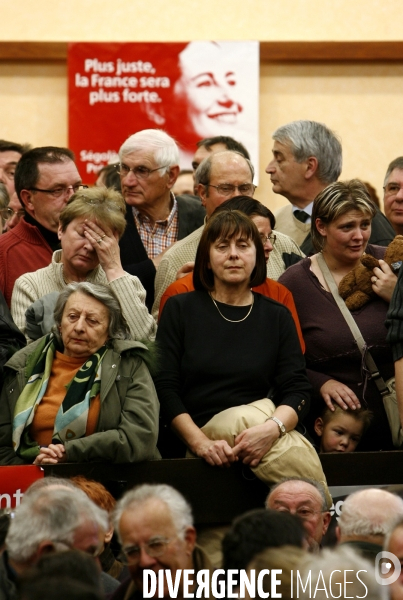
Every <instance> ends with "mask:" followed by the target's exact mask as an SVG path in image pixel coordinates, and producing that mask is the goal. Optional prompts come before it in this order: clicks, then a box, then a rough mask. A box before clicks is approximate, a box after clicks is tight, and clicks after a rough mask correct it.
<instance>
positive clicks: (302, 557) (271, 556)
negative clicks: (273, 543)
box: [248, 546, 309, 599]
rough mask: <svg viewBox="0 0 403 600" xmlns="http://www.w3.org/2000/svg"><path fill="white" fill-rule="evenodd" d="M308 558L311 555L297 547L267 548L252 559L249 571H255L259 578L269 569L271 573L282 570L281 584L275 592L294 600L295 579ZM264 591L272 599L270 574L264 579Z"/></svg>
mask: <svg viewBox="0 0 403 600" xmlns="http://www.w3.org/2000/svg"><path fill="white" fill-rule="evenodd" d="M308 557H309V555H308V553H307V552H306V550H302V549H301V548H298V547H297V546H282V547H281V548H267V549H266V550H263V552H260V554H258V555H257V556H255V557H254V558H253V559H252V561H251V562H250V563H249V565H248V571H250V570H251V569H254V570H255V577H256V578H257V577H258V575H259V573H260V572H261V571H263V570H266V569H268V570H269V571H270V572H271V571H272V569H279V570H281V575H280V576H279V580H280V582H281V583H280V584H279V585H278V586H277V585H276V589H275V591H276V592H277V593H279V594H281V597H282V598H285V599H288V598H293V597H295V596H293V591H294V585H295V584H294V578H296V576H297V575H296V573H297V571H300V570H301V569H302V568H303V565H304V563H305V562H306V561H307V560H308ZM263 591H264V592H266V593H268V594H269V596H268V597H272V592H273V590H272V589H271V577H270V575H269V574H267V575H266V576H265V577H264V578H263Z"/></svg>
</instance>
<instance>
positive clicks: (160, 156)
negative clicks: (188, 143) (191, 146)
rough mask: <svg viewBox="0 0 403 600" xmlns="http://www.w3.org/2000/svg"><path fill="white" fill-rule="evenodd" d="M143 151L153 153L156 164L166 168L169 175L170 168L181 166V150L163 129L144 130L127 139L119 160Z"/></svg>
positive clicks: (121, 149)
mask: <svg viewBox="0 0 403 600" xmlns="http://www.w3.org/2000/svg"><path fill="white" fill-rule="evenodd" d="M138 150H141V151H143V152H147V151H149V150H151V151H152V153H153V156H154V160H155V162H156V163H157V164H158V165H160V167H161V169H162V167H166V168H165V171H164V173H168V172H169V169H170V167H173V166H176V165H179V160H180V159H179V148H178V145H177V143H176V142H175V140H174V139H173V138H172V137H171V136H170V135H168V134H167V133H165V131H162V129H143V130H142V131H138V132H137V133H134V134H133V135H131V136H130V137H128V138H127V140H126V141H125V142H123V144H122V145H121V147H120V150H119V158H120V160H123V159H124V157H125V156H127V155H128V154H130V153H131V152H137V151H138Z"/></svg>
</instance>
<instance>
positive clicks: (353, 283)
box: [339, 235, 403, 310]
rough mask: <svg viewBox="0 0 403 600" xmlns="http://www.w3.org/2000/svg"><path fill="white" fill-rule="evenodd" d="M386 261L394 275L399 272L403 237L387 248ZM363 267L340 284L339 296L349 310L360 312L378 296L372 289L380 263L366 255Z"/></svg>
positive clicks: (402, 255) (399, 236)
mask: <svg viewBox="0 0 403 600" xmlns="http://www.w3.org/2000/svg"><path fill="white" fill-rule="evenodd" d="M384 260H385V262H386V263H388V265H389V266H390V268H391V269H392V271H393V272H394V273H397V272H398V271H399V268H400V265H401V264H402V261H403V235H397V236H396V237H395V239H394V240H393V241H392V242H391V243H390V244H389V246H388V247H387V248H386V252H385V257H384ZM361 263H362V264H361V265H359V266H358V267H356V268H355V269H353V270H352V271H351V272H350V273H348V274H347V275H346V276H345V277H343V279H342V280H341V281H340V284H339V294H340V296H341V297H342V298H343V300H344V301H345V303H346V305H347V308H348V309H349V310H358V309H359V308H361V307H362V306H364V304H366V303H367V302H369V301H370V300H371V298H374V297H375V296H376V294H375V292H374V291H373V289H372V283H371V277H372V276H373V274H374V273H373V269H374V268H375V267H379V261H378V260H377V259H376V258H374V257H373V256H371V255H370V254H364V255H363V256H362V258H361Z"/></svg>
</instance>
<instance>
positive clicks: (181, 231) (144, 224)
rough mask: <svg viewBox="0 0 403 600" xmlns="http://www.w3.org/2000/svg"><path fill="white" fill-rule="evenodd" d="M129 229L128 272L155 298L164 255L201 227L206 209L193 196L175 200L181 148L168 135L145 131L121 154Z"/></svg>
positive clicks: (124, 241) (125, 244) (125, 245)
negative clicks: (173, 189)
mask: <svg viewBox="0 0 403 600" xmlns="http://www.w3.org/2000/svg"><path fill="white" fill-rule="evenodd" d="M119 158H120V163H119V164H118V165H117V169H118V171H119V173H120V179H121V185H122V194H123V197H124V199H125V202H126V204H127V211H126V220H127V227H126V230H125V232H124V234H123V237H122V238H121V240H120V255H121V259H122V265H123V268H124V269H125V271H127V272H128V273H130V274H131V275H136V276H137V277H138V278H139V279H140V281H141V283H142V284H143V286H144V288H145V289H146V292H147V299H146V304H147V306H148V307H149V309H151V307H152V304H153V300H154V278H155V273H156V269H157V268H158V266H159V263H160V261H161V257H162V256H163V254H164V252H165V251H166V250H167V249H168V248H169V247H170V246H171V245H172V244H174V243H175V242H176V241H177V240H181V239H182V238H184V237H186V236H187V235H189V233H191V232H192V231H194V230H195V229H197V228H198V227H200V225H201V224H202V223H203V220H204V216H205V211H204V209H203V207H202V206H201V205H200V202H199V201H198V200H196V199H195V198H192V197H191V196H177V197H175V196H174V194H173V193H172V187H173V185H174V183H175V181H176V179H177V177H178V174H179V149H178V146H177V145H176V142H175V140H174V139H173V138H171V137H170V136H169V135H168V134H166V133H165V132H164V131H160V130H158V129H145V130H143V131H139V132H137V133H135V134H134V135H131V136H130V137H129V138H128V139H127V140H126V141H125V142H124V143H123V144H122V146H121V148H120V150H119Z"/></svg>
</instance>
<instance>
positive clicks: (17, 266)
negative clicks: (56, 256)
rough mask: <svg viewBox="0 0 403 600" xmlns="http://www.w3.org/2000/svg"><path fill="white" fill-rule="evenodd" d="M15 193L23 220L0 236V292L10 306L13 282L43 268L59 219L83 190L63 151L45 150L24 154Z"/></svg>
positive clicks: (71, 157) (54, 246) (54, 243)
mask: <svg viewBox="0 0 403 600" xmlns="http://www.w3.org/2000/svg"><path fill="white" fill-rule="evenodd" d="M14 180H15V189H16V192H17V195H18V199H19V201H20V203H21V206H22V208H23V209H24V213H25V214H24V217H23V218H21V219H20V221H19V223H18V224H17V225H16V226H15V227H14V228H13V229H12V230H11V231H9V232H8V233H5V234H4V235H2V236H0V290H1V291H2V292H3V294H4V297H5V299H6V302H7V304H8V305H9V306H10V302H11V295H12V291H13V287H14V283H15V280H16V279H17V278H18V277H20V275H23V274H24V273H30V272H31V271H36V270H37V269H41V268H42V267H46V266H47V265H48V264H49V263H50V262H51V260H52V254H53V252H54V251H55V250H58V249H59V248H60V243H59V239H58V236H57V229H58V225H59V215H60V213H61V211H62V209H63V208H64V206H65V204H66V203H67V201H68V200H69V198H70V197H71V196H72V194H74V192H76V191H78V190H79V189H82V188H83V187H86V186H83V184H82V180H81V177H80V174H79V172H78V170H77V167H76V165H75V163H74V154H73V153H72V152H71V151H70V150H68V149H67V148H58V147H54V146H47V147H43V148H33V149H32V150H28V152H25V153H24V154H23V155H22V157H21V159H20V161H19V162H18V164H17V168H16V171H15V178H14Z"/></svg>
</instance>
